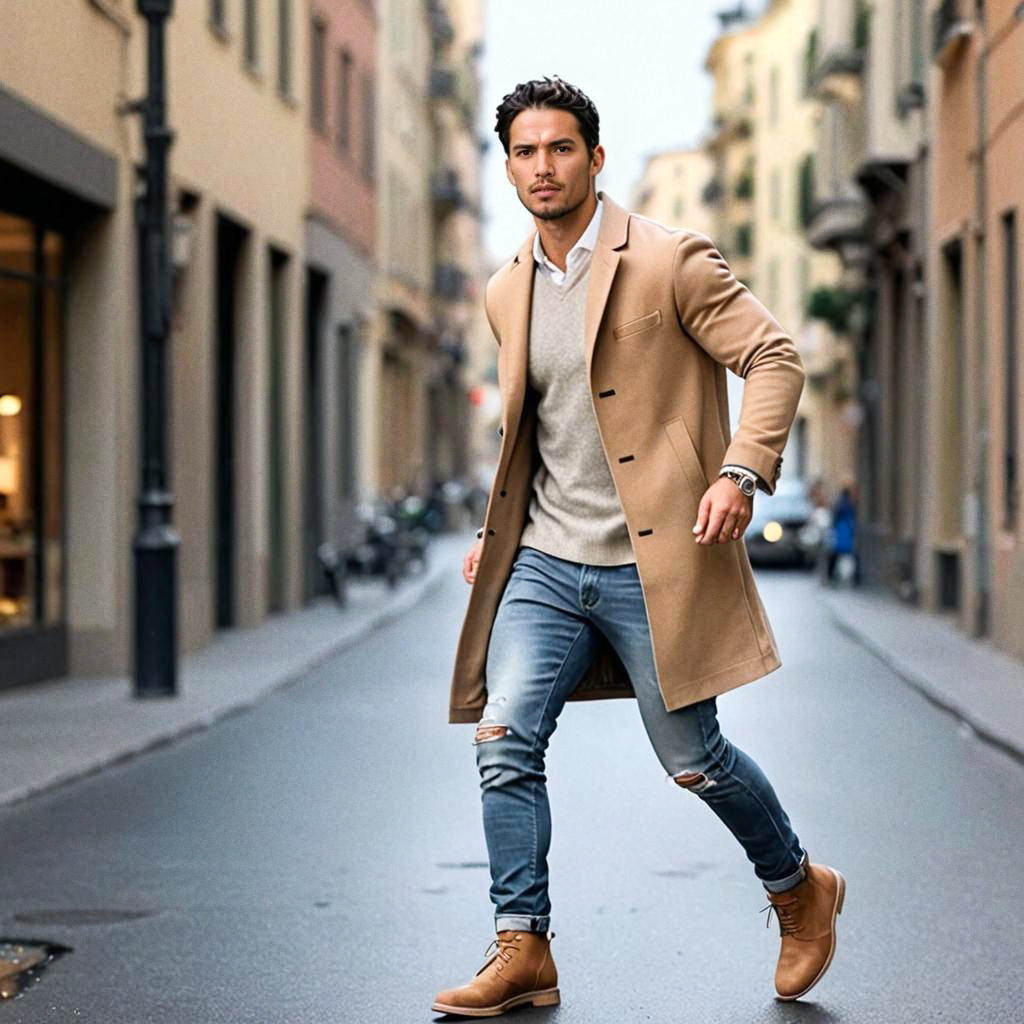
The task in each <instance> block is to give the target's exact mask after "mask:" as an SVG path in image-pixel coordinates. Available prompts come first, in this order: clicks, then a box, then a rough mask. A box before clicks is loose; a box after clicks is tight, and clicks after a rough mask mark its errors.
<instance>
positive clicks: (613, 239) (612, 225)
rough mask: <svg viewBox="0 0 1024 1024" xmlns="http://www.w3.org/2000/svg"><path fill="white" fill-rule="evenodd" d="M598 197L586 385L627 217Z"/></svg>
mask: <svg viewBox="0 0 1024 1024" xmlns="http://www.w3.org/2000/svg"><path fill="white" fill-rule="evenodd" d="M598 195H599V196H600V197H601V201H602V203H603V204H604V210H603V211H602V213H601V230H600V232H599V234H598V236H597V245H596V246H595V247H594V255H593V257H592V258H591V261H590V282H589V284H588V285H587V312H586V328H585V336H584V344H585V346H586V347H585V348H584V357H585V362H586V366H587V380H588V381H589V380H590V364H591V362H592V360H593V357H594V345H595V343H596V342H597V332H598V328H600V326H601V317H602V316H604V307H605V305H606V304H607V302H608V293H609V292H610V291H611V288H612V281H613V280H614V279H615V271H616V270H617V269H618V266H619V253H618V250H619V249H620V248H622V246H624V245H625V244H626V237H627V234H628V227H629V214H628V213H627V212H626V211H625V210H624V209H623V208H622V207H621V206H619V205H618V203H616V202H613V201H612V200H611V199H609V198H608V196H607V195H606V194H605V193H604V192H599V193H598Z"/></svg>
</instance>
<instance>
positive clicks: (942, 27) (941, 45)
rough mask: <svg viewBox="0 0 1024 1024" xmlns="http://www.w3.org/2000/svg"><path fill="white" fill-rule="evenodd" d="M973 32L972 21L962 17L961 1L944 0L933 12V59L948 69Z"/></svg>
mask: <svg viewBox="0 0 1024 1024" xmlns="http://www.w3.org/2000/svg"><path fill="white" fill-rule="evenodd" d="M973 31H974V25H973V24H972V23H971V20H970V19H969V18H964V17H962V16H961V15H960V3H959V0H942V2H941V3H940V4H939V6H938V7H937V8H936V9H935V10H934V11H933V12H932V59H933V60H934V61H935V62H936V63H937V64H939V65H941V66H942V67H946V65H947V64H948V63H949V62H950V61H951V60H952V59H953V57H954V56H955V55H956V53H957V51H958V50H959V49H960V44H961V43H962V42H963V41H964V40H965V39H966V38H967V37H968V36H969V35H970V34H971V32H973Z"/></svg>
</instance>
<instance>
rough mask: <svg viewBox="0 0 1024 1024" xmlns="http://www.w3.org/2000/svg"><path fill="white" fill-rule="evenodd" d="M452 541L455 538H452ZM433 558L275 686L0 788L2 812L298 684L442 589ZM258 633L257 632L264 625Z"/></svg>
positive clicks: (439, 563)
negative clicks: (60, 768) (47, 773)
mask: <svg viewBox="0 0 1024 1024" xmlns="http://www.w3.org/2000/svg"><path fill="white" fill-rule="evenodd" d="M447 536H451V534H448V535H447ZM440 547H441V545H438V548H440ZM432 553H433V554H434V556H435V557H434V558H432V559H428V564H427V569H426V572H425V573H424V574H423V575H422V576H419V577H417V578H415V579H413V580H410V581H408V582H407V583H406V585H405V586H402V585H401V584H400V585H399V590H398V592H397V593H396V594H395V595H394V596H392V597H389V598H388V599H387V600H386V602H385V603H383V604H382V605H381V606H380V607H379V608H378V609H375V610H374V611H372V612H370V613H368V614H367V616H366V618H364V619H363V620H362V621H360V622H359V623H357V624H352V625H350V626H349V628H348V629H347V630H345V629H344V628H342V629H341V630H339V635H338V638H337V641H336V642H333V643H330V644H329V645H328V646H326V647H323V648H321V649H319V650H317V651H316V652H315V653H314V654H312V655H310V656H309V657H308V658H306V659H304V660H302V661H301V662H298V663H296V664H294V665H291V666H289V667H288V669H287V671H285V672H283V673H282V674H281V675H279V676H278V677H277V678H275V679H272V680H271V681H270V682H268V683H266V684H265V685H263V686H261V687H259V688H258V689H256V690H253V691H251V692H249V693H247V694H245V695H244V696H241V697H238V698H235V699H230V698H229V699H226V700H225V701H224V702H223V703H222V704H220V705H218V706H216V707H214V708H212V709H210V708H208V709H203V710H198V711H197V712H196V714H195V715H194V716H193V717H192V718H190V719H186V720H183V721H180V722H176V723H174V724H172V725H168V726H162V727H161V726H157V727H156V728H155V729H154V730H150V731H148V732H147V733H146V734H145V735H144V736H141V737H138V738H134V739H133V738H132V737H126V738H125V742H124V743H123V745H121V746H119V747H118V748H117V749H109V750H107V751H105V752H103V753H100V754H99V755H97V756H96V757H94V758H91V759H84V758H83V760H82V761H81V762H80V763H79V764H78V765H76V766H75V767H73V768H70V769H67V770H65V771H62V772H59V773H57V774H54V775H52V776H49V777H46V778H43V779H41V780H40V781H38V782H35V781H33V782H29V783H26V784H25V785H21V786H16V787H12V788H10V789H7V790H4V789H2V788H0V811H4V810H6V809H8V808H10V807H13V806H15V805H17V804H20V803H22V802H24V801H25V800H28V799H31V798H32V797H36V796H39V795H41V794H43V793H48V792H51V791H52V790H55V789H59V788H60V787H62V786H66V785H68V784H69V783H72V782H75V781H77V780H79V779H83V778H87V777H88V776H90V775H96V774H98V773H99V772H101V771H104V770H105V769H107V768H110V767H113V766H114V765H117V764H122V763H124V762H126V761H129V760H131V759H133V758H135V757H139V756H141V755H143V754H146V753H149V752H151V751H154V750H157V749H159V748H161V747H166V746H169V745H170V744H172V743H175V742H177V741H178V740H180V739H184V738H185V737H187V736H191V735H193V734H195V733H198V732H201V731H202V730H204V729H207V728H209V727H210V726H212V725H214V724H215V723H217V722H219V721H221V720H222V719H225V718H227V717H229V716H231V715H235V714H239V713H241V712H244V711H247V710H249V709H250V708H252V707H254V706H255V705H256V704H258V703H259V702H260V701H262V700H263V699H264V698H265V697H267V696H269V695H270V694H272V693H274V692H276V691H278V690H283V689H285V688H286V687H288V686H291V685H293V684H295V683H297V682H299V681H300V680H301V679H302V678H303V677H304V676H305V675H307V674H308V673H309V672H311V671H313V670H314V669H316V668H317V667H319V666H320V665H322V664H324V663H325V662H327V661H329V660H330V659H331V658H333V657H335V656H336V655H338V654H339V653H341V652H342V651H344V650H345V649H346V648H348V647H351V646H353V645H354V644H356V643H358V642H359V641H360V640H362V639H364V638H365V637H367V636H369V635H370V634H371V633H373V632H375V631H376V630H378V629H381V628H382V627H384V626H386V625H388V624H389V623H390V622H393V621H394V620H395V619H398V618H400V617H401V616H402V615H404V614H405V613H406V612H408V611H409V610H410V609H412V608H413V607H414V606H415V605H417V604H418V603H419V602H420V601H422V600H423V599H424V598H425V597H427V596H428V595H429V594H430V593H431V592H433V591H434V590H435V589H437V587H438V586H439V585H440V584H441V582H442V581H443V579H444V574H445V573H446V572H448V571H451V565H450V564H447V563H446V562H445V561H444V560H443V559H439V558H438V557H437V554H438V550H437V549H435V551H434V552H432ZM255 628H256V629H257V630H258V629H259V626H256V627H255Z"/></svg>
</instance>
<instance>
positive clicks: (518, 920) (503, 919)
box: [494, 914, 551, 932]
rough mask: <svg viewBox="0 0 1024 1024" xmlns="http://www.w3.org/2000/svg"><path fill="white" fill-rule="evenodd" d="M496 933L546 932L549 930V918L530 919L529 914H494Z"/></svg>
mask: <svg viewBox="0 0 1024 1024" xmlns="http://www.w3.org/2000/svg"><path fill="white" fill-rule="evenodd" d="M494 930H495V931H496V932H547V931H550V930H551V918H550V916H547V915H546V916H544V917H531V916H530V915H529V914H500V915H498V914H496V915H495V917H494Z"/></svg>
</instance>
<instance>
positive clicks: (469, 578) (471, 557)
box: [462, 537, 484, 583]
mask: <svg viewBox="0 0 1024 1024" xmlns="http://www.w3.org/2000/svg"><path fill="white" fill-rule="evenodd" d="M483 549H484V539H483V537H481V538H480V539H479V540H478V541H477V542H476V543H475V544H474V545H473V547H472V548H471V549H470V551H469V553H468V554H467V555H466V557H465V558H464V559H463V560H462V578H463V579H464V580H465V581H466V582H467V583H475V582H476V567H477V566H478V565H479V564H480V552H481V551H483Z"/></svg>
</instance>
